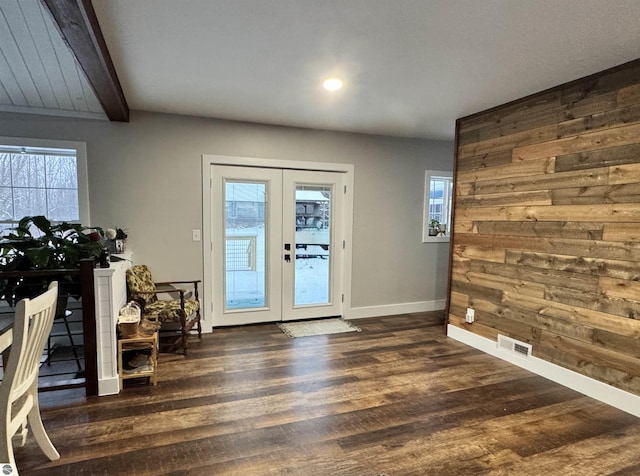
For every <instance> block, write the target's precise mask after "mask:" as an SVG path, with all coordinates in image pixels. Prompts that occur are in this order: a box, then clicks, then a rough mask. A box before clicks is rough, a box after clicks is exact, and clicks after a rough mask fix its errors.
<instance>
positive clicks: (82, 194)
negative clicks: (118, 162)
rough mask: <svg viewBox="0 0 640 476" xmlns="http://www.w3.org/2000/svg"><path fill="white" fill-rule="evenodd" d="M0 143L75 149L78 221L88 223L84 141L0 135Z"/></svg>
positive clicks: (87, 178) (87, 175)
mask: <svg viewBox="0 0 640 476" xmlns="http://www.w3.org/2000/svg"><path fill="white" fill-rule="evenodd" d="M0 145H6V146H14V147H40V148H45V149H72V150H75V151H76V162H77V173H78V177H77V178H78V184H77V185H78V213H79V215H80V219H79V221H78V222H79V223H81V224H83V225H85V226H89V225H90V223H91V217H90V213H89V210H90V208H89V170H88V168H87V144H86V142H78V141H68V140H57V139H34V138H27V137H4V136H0Z"/></svg>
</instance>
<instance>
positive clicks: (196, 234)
mask: <svg viewBox="0 0 640 476" xmlns="http://www.w3.org/2000/svg"><path fill="white" fill-rule="evenodd" d="M191 239H192V240H193V241H200V230H191Z"/></svg>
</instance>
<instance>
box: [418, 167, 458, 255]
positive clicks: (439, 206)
mask: <svg viewBox="0 0 640 476" xmlns="http://www.w3.org/2000/svg"><path fill="white" fill-rule="evenodd" d="M452 194H453V174H452V173H451V172H437V171H434V170H427V171H426V172H425V176H424V209H423V215H422V220H423V221H422V242H423V243H429V242H437V241H449V236H450V233H451V230H450V225H451V197H452Z"/></svg>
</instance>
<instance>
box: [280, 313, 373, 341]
mask: <svg viewBox="0 0 640 476" xmlns="http://www.w3.org/2000/svg"><path fill="white" fill-rule="evenodd" d="M277 326H278V327H279V328H280V330H282V332H284V333H285V334H286V335H288V336H289V337H309V336H320V335H324V334H342V333H343V332H360V331H362V329H360V328H359V327H357V326H354V325H353V324H351V323H350V322H348V321H345V320H344V319H340V318H337V317H335V318H331V319H318V320H315V321H298V322H286V323H284V322H283V323H278V324H277Z"/></svg>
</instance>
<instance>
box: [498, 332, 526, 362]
mask: <svg viewBox="0 0 640 476" xmlns="http://www.w3.org/2000/svg"><path fill="white" fill-rule="evenodd" d="M498 349H501V350H504V351H506V352H509V353H511V354H515V355H519V356H520V357H531V344H527V343H525V342H520V341H519V340H515V339H512V338H511V337H507V336H503V335H502V334H498Z"/></svg>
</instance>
